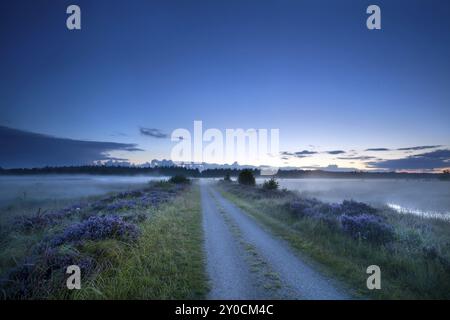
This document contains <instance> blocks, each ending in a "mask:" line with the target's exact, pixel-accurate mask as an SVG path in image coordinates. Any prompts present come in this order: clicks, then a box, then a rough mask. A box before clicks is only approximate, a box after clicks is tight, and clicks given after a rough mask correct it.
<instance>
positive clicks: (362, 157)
mask: <svg viewBox="0 0 450 320" xmlns="http://www.w3.org/2000/svg"><path fill="white" fill-rule="evenodd" d="M338 159H340V160H362V161H364V160H372V159H376V157H371V156H355V157H338Z"/></svg>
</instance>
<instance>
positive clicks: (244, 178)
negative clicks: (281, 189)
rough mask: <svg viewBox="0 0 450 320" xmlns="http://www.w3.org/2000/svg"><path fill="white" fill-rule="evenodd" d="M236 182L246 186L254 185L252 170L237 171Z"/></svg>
mask: <svg viewBox="0 0 450 320" xmlns="http://www.w3.org/2000/svg"><path fill="white" fill-rule="evenodd" d="M238 182H239V184H243V185H247V186H254V185H255V183H256V181H255V177H254V176H253V172H252V171H251V170H249V169H244V170H242V171H241V172H240V173H239V177H238Z"/></svg>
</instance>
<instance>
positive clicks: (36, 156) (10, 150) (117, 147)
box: [0, 126, 143, 168]
mask: <svg viewBox="0 0 450 320" xmlns="http://www.w3.org/2000/svg"><path fill="white" fill-rule="evenodd" d="M112 151H128V152H136V151H143V150H142V149H139V148H138V147H137V145H136V144H131V143H116V142H100V141H83V140H72V139H67V138H57V137H53V136H49V135H44V134H39V133H33V132H29V131H23V130H18V129H13V128H9V127H3V126H0V167H3V168H29V167H43V166H63V165H85V164H92V163H94V161H99V160H116V161H124V160H127V159H122V158H114V157H111V156H110V155H109V153H110V152H112Z"/></svg>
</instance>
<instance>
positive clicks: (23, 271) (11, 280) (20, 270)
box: [0, 248, 95, 299]
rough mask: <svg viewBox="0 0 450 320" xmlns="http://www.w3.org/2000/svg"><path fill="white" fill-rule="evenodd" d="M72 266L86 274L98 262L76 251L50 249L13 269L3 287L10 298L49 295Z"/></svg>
mask: <svg viewBox="0 0 450 320" xmlns="http://www.w3.org/2000/svg"><path fill="white" fill-rule="evenodd" d="M70 265H77V266H79V267H80V269H81V271H82V275H84V276H86V275H88V274H89V273H90V272H92V270H93V269H94V268H95V261H94V260H93V259H92V258H90V257H88V256H82V255H81V254H79V253H78V252H76V251H74V250H66V249H59V248H58V249H56V248H47V249H46V250H45V251H43V252H42V254H40V255H39V256H34V257H30V258H28V259H26V260H25V261H24V263H23V264H21V265H19V266H17V267H16V268H13V269H11V270H10V271H9V272H8V273H7V274H6V279H5V281H4V283H3V284H2V285H1V287H0V290H1V291H3V293H4V294H5V295H6V297H8V299H29V298H46V297H47V294H48V292H49V291H51V288H53V289H58V288H60V287H61V283H64V282H63V279H64V277H65V276H66V275H65V272H66V268H67V267H68V266H70Z"/></svg>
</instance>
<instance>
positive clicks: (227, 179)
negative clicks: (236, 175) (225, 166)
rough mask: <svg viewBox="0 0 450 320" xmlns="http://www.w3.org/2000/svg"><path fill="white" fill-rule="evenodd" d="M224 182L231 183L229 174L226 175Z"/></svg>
mask: <svg viewBox="0 0 450 320" xmlns="http://www.w3.org/2000/svg"><path fill="white" fill-rule="evenodd" d="M223 181H227V182H230V181H231V177H230V174H229V173H227V174H225V177H224V178H223Z"/></svg>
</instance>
